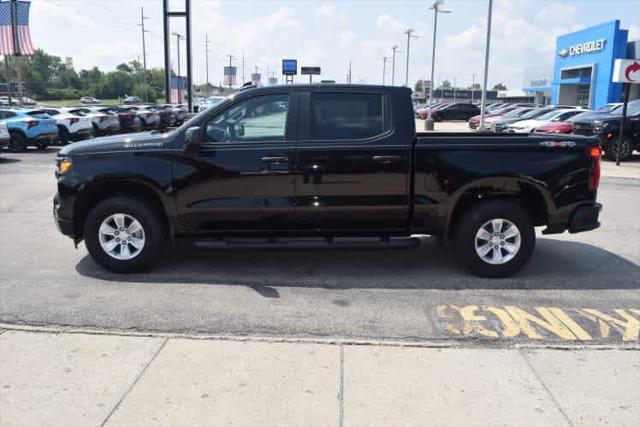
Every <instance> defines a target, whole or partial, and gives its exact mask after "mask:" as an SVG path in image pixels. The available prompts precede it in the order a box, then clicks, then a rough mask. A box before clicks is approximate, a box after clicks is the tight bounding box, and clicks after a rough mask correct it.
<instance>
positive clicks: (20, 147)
mask: <svg viewBox="0 0 640 427" xmlns="http://www.w3.org/2000/svg"><path fill="white" fill-rule="evenodd" d="M27 145H29V144H28V142H27V138H26V137H25V136H24V135H23V134H21V133H19V132H11V139H10V140H9V149H10V150H11V151H14V152H16V153H21V152H23V151H25V150H26V149H27Z"/></svg>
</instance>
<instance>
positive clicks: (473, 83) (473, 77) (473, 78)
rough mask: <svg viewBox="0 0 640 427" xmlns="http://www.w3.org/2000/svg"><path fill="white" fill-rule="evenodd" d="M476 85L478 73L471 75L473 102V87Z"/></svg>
mask: <svg viewBox="0 0 640 427" xmlns="http://www.w3.org/2000/svg"><path fill="white" fill-rule="evenodd" d="M475 86H476V73H473V74H472V75H471V103H472V104H473V89H474V88H475Z"/></svg>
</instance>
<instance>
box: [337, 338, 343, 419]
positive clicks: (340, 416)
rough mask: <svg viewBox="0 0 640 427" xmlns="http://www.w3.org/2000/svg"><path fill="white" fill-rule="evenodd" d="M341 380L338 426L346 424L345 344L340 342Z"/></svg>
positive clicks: (339, 386)
mask: <svg viewBox="0 0 640 427" xmlns="http://www.w3.org/2000/svg"><path fill="white" fill-rule="evenodd" d="M339 347H340V369H339V372H340V380H339V383H338V384H339V385H338V427H342V426H343V425H344V345H342V344H340V346H339Z"/></svg>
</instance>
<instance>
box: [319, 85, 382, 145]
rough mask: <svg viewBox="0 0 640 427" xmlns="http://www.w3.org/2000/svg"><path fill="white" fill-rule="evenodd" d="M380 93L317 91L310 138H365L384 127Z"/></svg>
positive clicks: (379, 131) (375, 133) (376, 133)
mask: <svg viewBox="0 0 640 427" xmlns="http://www.w3.org/2000/svg"><path fill="white" fill-rule="evenodd" d="M383 100H384V98H383V97H382V95H381V94H376V93H372V94H368V93H367V94H354V93H321V92H319V93H314V94H312V96H311V139H315V140H339V139H364V138H371V137H373V136H376V135H380V134H382V133H383V132H384V131H385V130H386V129H385V119H384V108H383V102H384V101H383Z"/></svg>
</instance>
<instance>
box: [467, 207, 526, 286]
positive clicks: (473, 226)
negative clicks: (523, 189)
mask: <svg viewBox="0 0 640 427" xmlns="http://www.w3.org/2000/svg"><path fill="white" fill-rule="evenodd" d="M493 219H506V220H508V221H510V222H512V223H513V224H514V225H515V226H516V227H517V228H518V230H519V231H520V246H519V249H518V250H517V251H516V253H515V256H513V258H511V259H510V260H508V261H506V262H504V263H503V264H491V263H489V262H488V261H484V260H483V259H482V258H481V257H480V255H478V253H477V252H476V234H477V233H478V232H479V230H480V228H481V227H482V226H483V225H484V224H486V223H487V222H489V221H491V220H493ZM504 231H506V230H504ZM455 237H456V252H457V254H458V257H459V258H460V259H461V261H462V262H464V263H465V264H466V266H467V267H468V268H469V269H470V270H471V271H473V272H474V273H475V274H476V275H478V276H481V277H506V276H509V275H511V274H513V273H515V272H516V271H518V270H519V269H521V268H522V267H523V266H524V265H525V264H526V262H527V261H528V260H529V258H530V257H531V254H532V253H533V249H534V247H535V242H536V233H535V229H534V227H533V223H532V221H531V218H530V217H529V215H528V214H527V213H526V212H525V211H524V210H523V209H522V208H521V207H520V206H519V205H517V204H515V203H513V202H509V201H487V202H481V203H479V204H477V205H475V206H473V207H472V208H471V209H470V210H469V211H468V212H466V213H465V214H464V216H463V217H462V219H461V220H460V222H459V224H458V227H457V230H456V236H455ZM500 237H501V236H496V239H497V240H499V239H500ZM512 239H513V238H511V239H507V241H505V243H513V242H514V240H512ZM478 243H482V240H481V239H480V240H478ZM488 243H489V242H487V244H488ZM497 247H498V248H499V249H498V251H500V254H501V255H500V256H502V254H505V256H508V254H507V251H506V249H502V248H500V246H497ZM493 252H494V250H491V254H493Z"/></svg>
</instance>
